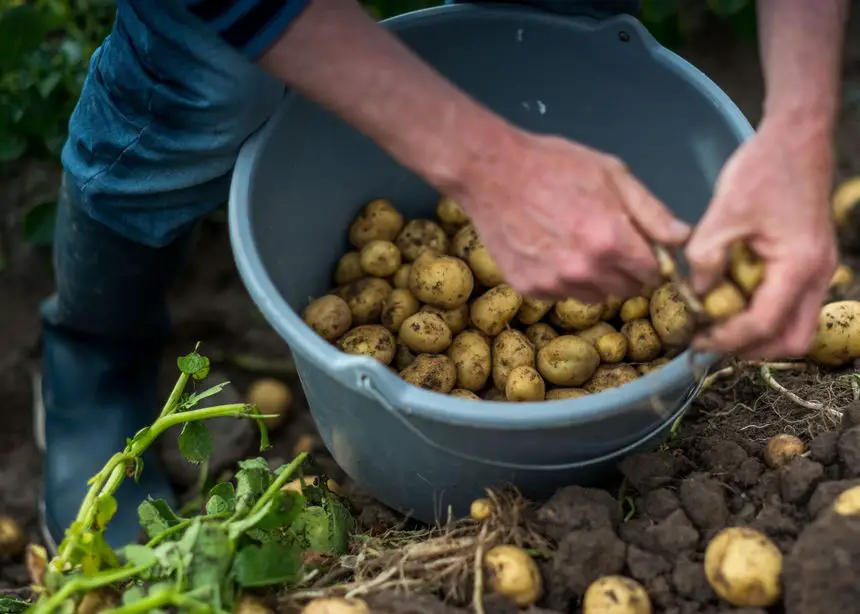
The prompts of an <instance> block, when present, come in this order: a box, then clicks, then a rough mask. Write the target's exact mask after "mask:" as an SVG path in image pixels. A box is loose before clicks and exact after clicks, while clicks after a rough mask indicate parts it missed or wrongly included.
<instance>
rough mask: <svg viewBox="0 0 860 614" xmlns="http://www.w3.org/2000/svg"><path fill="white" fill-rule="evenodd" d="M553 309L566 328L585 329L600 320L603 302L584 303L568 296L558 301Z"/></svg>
mask: <svg viewBox="0 0 860 614" xmlns="http://www.w3.org/2000/svg"><path fill="white" fill-rule="evenodd" d="M553 311H554V313H555V315H556V316H557V317H558V319H559V321H560V322H561V323H562V325H563V326H565V327H566V328H569V329H573V330H585V329H586V328H589V327H591V326H594V325H595V324H597V323H598V322H599V321H600V314H601V313H603V303H583V302H582V301H580V300H577V299H575V298H566V299H564V300H563V301H558V302H557V303H556V304H555V309H554V310H553Z"/></svg>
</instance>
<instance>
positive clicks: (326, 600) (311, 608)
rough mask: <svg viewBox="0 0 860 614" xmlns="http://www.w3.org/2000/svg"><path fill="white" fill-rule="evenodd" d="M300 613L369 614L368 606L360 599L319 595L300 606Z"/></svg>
mask: <svg viewBox="0 0 860 614" xmlns="http://www.w3.org/2000/svg"><path fill="white" fill-rule="evenodd" d="M301 614H370V608H369V607H367V604H366V603H365V602H364V601H362V600H361V599H346V598H343V597H319V598H317V599H314V600H313V601H311V602H310V603H308V604H307V605H306V606H305V607H304V608H302V611H301Z"/></svg>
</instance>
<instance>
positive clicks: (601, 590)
mask: <svg viewBox="0 0 860 614" xmlns="http://www.w3.org/2000/svg"><path fill="white" fill-rule="evenodd" d="M651 612H652V608H651V600H650V599H649V598H648V593H647V592H645V589H644V588H643V587H642V585H641V584H639V583H638V582H636V580H631V579H630V578H625V577H624V576H603V577H602V578H598V579H597V580H595V581H594V582H592V583H591V586H589V587H588V590H586V591H585V596H584V597H583V598H582V614H651Z"/></svg>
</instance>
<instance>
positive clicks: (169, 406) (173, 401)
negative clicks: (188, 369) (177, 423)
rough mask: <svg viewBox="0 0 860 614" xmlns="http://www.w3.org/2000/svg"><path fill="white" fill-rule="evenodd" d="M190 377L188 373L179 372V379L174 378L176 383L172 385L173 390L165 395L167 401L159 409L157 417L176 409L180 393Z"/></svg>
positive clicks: (183, 390) (162, 416)
mask: <svg viewBox="0 0 860 614" xmlns="http://www.w3.org/2000/svg"><path fill="white" fill-rule="evenodd" d="M190 378H191V375H189V374H188V373H180V374H179V379H177V380H176V385H175V386H174V387H173V390H172V391H171V392H170V396H169V397H167V402H166V403H165V404H164V407H163V408H162V410H161V413H160V414H158V419H159V420H161V419H162V418H165V417H167V416H169V415H170V414H172V413H173V412H174V410H175V409H176V406H177V405H178V404H179V397H181V396H182V393H183V392H185V388H186V386H188V380H189V379H190Z"/></svg>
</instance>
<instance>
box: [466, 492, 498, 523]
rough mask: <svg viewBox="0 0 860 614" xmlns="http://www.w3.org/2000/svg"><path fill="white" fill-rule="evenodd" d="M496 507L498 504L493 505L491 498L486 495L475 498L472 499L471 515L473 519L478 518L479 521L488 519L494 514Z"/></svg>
mask: <svg viewBox="0 0 860 614" xmlns="http://www.w3.org/2000/svg"><path fill="white" fill-rule="evenodd" d="M495 507H496V506H495V505H493V501H492V500H491V499H488V498H486V497H481V498H479V499H475V500H474V501H472V505H470V506H469V516H470V517H471V518H472V520H477V521H479V522H480V521H482V520H486V519H487V518H489V517H490V516H492V515H493V512H494V511H495Z"/></svg>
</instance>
